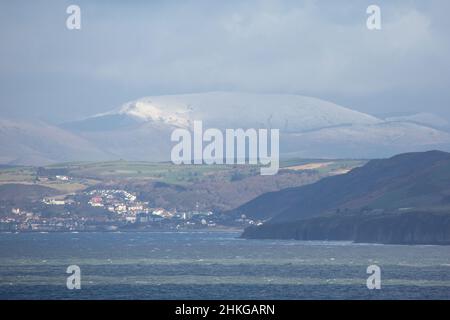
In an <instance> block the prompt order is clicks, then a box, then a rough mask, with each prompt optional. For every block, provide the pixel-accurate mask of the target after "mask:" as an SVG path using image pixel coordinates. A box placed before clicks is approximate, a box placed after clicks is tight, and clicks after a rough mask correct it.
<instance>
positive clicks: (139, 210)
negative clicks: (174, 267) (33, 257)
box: [0, 176, 261, 232]
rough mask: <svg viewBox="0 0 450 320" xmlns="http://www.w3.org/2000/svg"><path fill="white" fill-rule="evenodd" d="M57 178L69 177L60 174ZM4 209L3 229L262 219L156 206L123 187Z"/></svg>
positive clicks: (162, 226) (239, 223)
mask: <svg viewBox="0 0 450 320" xmlns="http://www.w3.org/2000/svg"><path fill="white" fill-rule="evenodd" d="M57 179H60V180H66V179H67V180H68V179H70V178H68V177H64V176H59V177H57ZM2 209H3V210H8V212H6V214H5V212H4V213H3V215H2V217H1V218H0V231H3V232H5V231H7V232H53V231H60V232H64V231H69V232H75V231H80V232H81V231H151V230H187V229H189V230H194V229H198V230H214V229H227V228H244V227H246V226H249V225H255V224H260V223H261V222H260V221H253V220H251V219H247V218H246V217H245V216H244V215H243V216H240V217H234V218H232V219H230V217H224V216H223V215H221V214H218V213H215V212H212V211H202V210H199V209H198V208H196V209H194V210H190V211H183V212H181V211H177V210H175V209H168V208H161V207H153V206H152V205H151V203H149V202H147V201H140V200H139V199H138V197H137V196H136V195H135V194H133V193H132V192H129V191H127V190H123V189H91V190H87V191H83V192H81V193H75V194H70V195H64V196H56V197H44V198H42V200H41V201H40V202H39V203H36V204H34V206H33V208H30V206H26V207H24V208H21V207H17V206H16V207H12V208H5V207H4V208H2Z"/></svg>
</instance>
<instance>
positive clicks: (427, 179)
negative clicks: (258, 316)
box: [230, 151, 450, 240]
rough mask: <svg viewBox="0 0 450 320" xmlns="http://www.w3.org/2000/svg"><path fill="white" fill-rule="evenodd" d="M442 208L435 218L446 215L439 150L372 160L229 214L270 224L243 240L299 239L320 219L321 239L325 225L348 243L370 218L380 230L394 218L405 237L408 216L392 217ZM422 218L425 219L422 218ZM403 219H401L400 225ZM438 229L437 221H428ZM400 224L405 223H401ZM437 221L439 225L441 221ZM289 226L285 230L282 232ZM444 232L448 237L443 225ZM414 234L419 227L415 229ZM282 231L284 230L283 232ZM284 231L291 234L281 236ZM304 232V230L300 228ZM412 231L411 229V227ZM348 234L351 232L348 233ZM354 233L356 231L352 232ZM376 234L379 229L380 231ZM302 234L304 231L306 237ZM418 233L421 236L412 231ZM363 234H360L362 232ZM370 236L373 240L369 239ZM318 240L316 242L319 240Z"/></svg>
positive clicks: (446, 174) (449, 169) (447, 188)
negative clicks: (377, 221)
mask: <svg viewBox="0 0 450 320" xmlns="http://www.w3.org/2000/svg"><path fill="white" fill-rule="evenodd" d="M436 207H438V208H444V210H443V213H442V212H441V213H442V215H443V216H442V215H441V216H439V217H443V218H442V219H444V220H445V219H447V220H445V221H448V214H449V213H450V212H449V210H450V154H449V153H445V152H440V151H430V152H423V153H408V154H402V155H398V156H395V157H392V158H390V159H385V160H372V161H369V162H368V163H367V164H366V165H365V166H363V167H359V168H355V169H353V170H352V171H350V172H349V173H347V174H344V175H340V176H334V177H329V178H325V179H322V180H320V181H319V182H317V183H314V184H311V185H307V186H302V187H297V188H289V189H285V190H281V191H278V192H273V193H267V194H264V195H261V196H260V197H258V198H256V199H254V200H253V201H250V202H248V203H247V204H245V205H243V206H241V207H239V208H237V209H236V210H234V211H231V212H230V213H231V214H236V215H238V214H245V215H247V216H248V217H251V218H255V219H261V218H264V219H270V220H269V221H267V222H266V223H265V225H263V226H261V227H259V228H255V229H253V230H249V231H247V232H246V233H245V234H244V236H246V237H247V236H248V237H261V236H262V235H263V234H264V237H275V238H277V237H279V236H278V235H279V234H280V231H281V230H283V232H281V233H284V234H286V235H287V234H289V235H290V236H291V237H293V238H296V237H300V238H306V239H308V236H305V237H303V236H300V234H303V235H304V234H305V232H306V231H305V230H309V231H311V229H310V228H317V221H319V220H313V218H314V219H317V218H316V217H322V218H321V219H325V222H324V223H325V224H324V225H326V226H327V227H324V229H323V230H322V231H320V232H321V234H322V236H321V238H328V237H331V238H333V237H334V236H332V235H331V234H334V232H331V231H330V232H331V233H327V232H325V231H324V230H326V229H327V228H328V226H329V225H334V226H339V228H347V227H348V228H350V229H347V231H346V232H344V234H345V236H344V238H347V239H348V240H355V239H357V238H358V239H360V238H361V237H359V236H358V237H356V236H355V229H354V228H356V227H357V226H358V225H360V223H362V222H363V221H364V219H366V218H367V216H363V215H362V214H363V213H371V214H372V215H371V216H370V217H375V215H376V217H377V219H380V221H384V224H385V226H386V228H388V225H390V226H391V227H390V228H392V223H391V222H390V219H393V217H394V215H387V214H386V213H389V212H391V213H393V214H394V213H395V214H396V217H397V218H398V219H401V221H402V223H401V225H403V222H404V223H406V225H407V226H408V225H409V227H405V228H404V229H399V230H398V232H401V233H402V232H410V228H412V227H413V225H414V224H413V225H410V221H409V220H408V219H407V217H408V216H404V215H400V216H399V215H398V214H399V212H402V210H408V211H413V212H421V213H422V214H424V213H426V212H431V211H432V210H434V209H432V208H436ZM424 217H425V219H427V217H430V219H431V217H432V216H427V215H424ZM405 219H406V220H405ZM433 219H434V220H433V221H435V223H436V225H437V226H438V225H439V224H440V223H438V222H437V220H436V219H437V218H436V217H434V216H433ZM405 221H406V222H405ZM441 222H442V221H441ZM288 225H289V227H287V226H288ZM444 225H445V226H447V227H446V228H447V229H446V230H447V232H449V233H450V229H449V228H448V224H445V223H444ZM416 227H417V228H419V229H418V230H420V228H421V226H420V225H417V226H416ZM286 228H287V229H286ZM289 228H294V229H295V231H294V232H292V230H293V229H290V230H291V232H286V230H288V229H289ZM304 228H306V229H304ZM414 228H415V227H414ZM350 230H352V231H351V232H350ZM358 230H359V231H360V229H358ZM380 230H381V229H380ZM309 231H308V232H309ZM418 232H419V233H420V232H421V231H418ZM363 234H366V233H363ZM374 236H375V235H374ZM319 238H320V237H319Z"/></svg>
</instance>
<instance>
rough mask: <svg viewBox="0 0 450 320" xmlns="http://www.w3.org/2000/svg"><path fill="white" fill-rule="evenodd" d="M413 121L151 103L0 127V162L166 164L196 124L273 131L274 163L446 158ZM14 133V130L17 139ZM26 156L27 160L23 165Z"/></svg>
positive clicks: (312, 107) (446, 141)
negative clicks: (409, 155) (183, 131)
mask: <svg viewBox="0 0 450 320" xmlns="http://www.w3.org/2000/svg"><path fill="white" fill-rule="evenodd" d="M426 118H427V117H426ZM413 119H414V121H413V120H412V119H411V118H407V119H400V118H396V119H386V120H383V119H380V118H377V117H374V116H372V115H369V114H365V113H361V112H357V111H354V110H351V109H349V108H345V107H342V106H339V105H336V104H334V103H331V102H327V101H324V100H320V99H316V98H310V97H304V96H299V95H277V94H250V93H231V92H212V93H198V94H183V95H168V96H152V97H146V98H142V99H138V100H135V101H131V102H128V103H126V104H124V105H122V106H120V107H119V108H116V109H113V110H112V111H110V112H106V113H102V114H97V115H94V116H92V117H89V118H86V119H83V120H80V121H73V122H70V123H65V124H63V125H61V126H60V128H55V127H51V126H48V125H44V124H37V123H35V124H33V125H30V124H27V125H25V124H15V126H10V125H7V123H6V122H0V150H1V151H2V158H0V162H1V163H22V162H26V163H27V164H30V162H36V163H39V164H40V163H49V162H60V161H68V160H89V159H90V160H100V159H101V160H111V159H127V160H148V161H167V160H170V158H169V157H170V150H171V148H172V146H173V145H174V143H173V142H171V141H170V135H171V133H172V131H173V130H174V129H175V128H187V129H192V124H193V121H194V120H202V121H203V125H204V128H205V129H206V128H219V129H222V130H223V129H226V128H230V129H238V128H243V129H246V128H277V129H280V152H281V156H282V157H289V156H301V157H314V158H315V157H328V158H374V157H375V158H377V157H386V156H390V155H394V154H397V153H401V152H407V151H424V150H430V149H441V150H447V151H450V134H449V133H448V132H446V131H443V130H440V129H439V128H437V127H436V126H434V125H425V124H421V123H419V121H417V117H414V118H413ZM421 119H422V120H423V117H421ZM427 119H428V120H429V117H428V118H427ZM434 120H436V119H434ZM434 123H435V122H434ZM30 126H31V127H30ZM16 127H19V128H21V130H20V131H19V132H20V134H19V135H17V133H16V132H15V131H14V130H15V129H14V128H16ZM30 128H33V129H30ZM38 141H39V142H40V143H38ZM27 154H30V155H32V156H30V157H28V158H27ZM24 159H27V160H26V161H25V160H24Z"/></svg>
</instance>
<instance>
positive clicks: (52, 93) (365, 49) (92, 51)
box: [0, 0, 450, 123]
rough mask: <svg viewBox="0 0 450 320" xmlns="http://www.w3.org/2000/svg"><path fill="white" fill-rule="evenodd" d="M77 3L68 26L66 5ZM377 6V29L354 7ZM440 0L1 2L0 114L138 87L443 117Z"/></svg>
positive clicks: (446, 55) (446, 102)
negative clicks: (289, 98) (77, 21)
mask: <svg viewBox="0 0 450 320" xmlns="http://www.w3.org/2000/svg"><path fill="white" fill-rule="evenodd" d="M71 4H76V5H78V6H80V8H81V30H68V29H67V28H66V19H67V17H68V14H67V13H66V8H67V7H68V6H69V5H71ZM371 4H376V5H378V6H379V7H380V8H381V23H382V25H381V26H382V29H381V30H375V31H374V30H372V31H370V30H368V29H367V27H366V20H367V17H368V14H367V13H366V9H367V7H368V6H369V5H371ZM448 12H450V2H449V1H447V0H429V1H412V0H388V1H382V0H371V1H365V0H353V1H352V0H350V1H348V0H346V1H344V0H330V1H320V0H317V1H312V0H309V1H300V0H294V1H263V0H262V1H242V0H240V1H233V0H231V1H211V0H209V1H84V0H83V1H82V0H77V1H58V2H57V1H50V0H49V1H42V0H35V1H21V0H19V1H9V2H6V1H2V2H1V3H0V118H25V119H39V120H44V121H48V122H50V123H62V122H65V121H71V120H75V119H81V118H84V117H87V116H90V115H93V114H96V113H100V112H105V111H108V110H111V109H113V108H117V107H118V106H120V105H122V104H123V103H125V102H127V101H130V100H134V99H137V98H140V97H144V96H151V95H161V94H180V93H192V92H208V91H241V92H256V93H288V94H301V95H307V96H313V97H317V98H321V99H325V100H329V101H332V102H335V103H338V104H340V105H343V106H345V107H349V108H351V109H354V110H359V111H362V112H367V113H370V114H373V115H378V116H389V115H403V114H413V113H417V112H432V113H435V114H437V115H439V116H442V117H443V118H445V119H447V120H450V90H449V83H450V33H449V31H448V30H450V19H449V18H448Z"/></svg>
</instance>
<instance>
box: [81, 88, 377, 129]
mask: <svg viewBox="0 0 450 320" xmlns="http://www.w3.org/2000/svg"><path fill="white" fill-rule="evenodd" d="M117 116H124V117H128V118H134V119H135V120H136V121H138V122H154V123H163V124H166V125H170V126H176V127H184V128H189V127H190V126H191V125H192V122H193V121H194V120H202V121H203V122H204V123H205V124H206V125H208V126H210V127H215V128H222V129H223V128H267V127H271V128H279V129H281V130H282V131H284V132H302V131H308V130H314V129H318V128H325V127H334V126H341V125H351V124H355V125H366V124H376V123H380V122H382V121H381V120H380V119H377V118H375V117H373V116H370V115H368V114H364V113H361V112H357V111H353V110H350V109H348V108H344V107H341V106H339V105H336V104H334V103H331V102H327V101H324V100H320V99H316V98H310V97H304V96H299V95H279V94H250V93H229V92H211V93H199V94H184V95H169V96H154V97H146V98H142V99H139V100H135V101H132V102H129V103H126V104H124V105H123V106H122V107H120V108H119V109H116V110H113V111H111V112H107V113H103V114H99V115H96V116H94V117H92V118H90V119H89V120H90V121H93V120H97V123H98V120H101V119H110V118H111V117H117Z"/></svg>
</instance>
